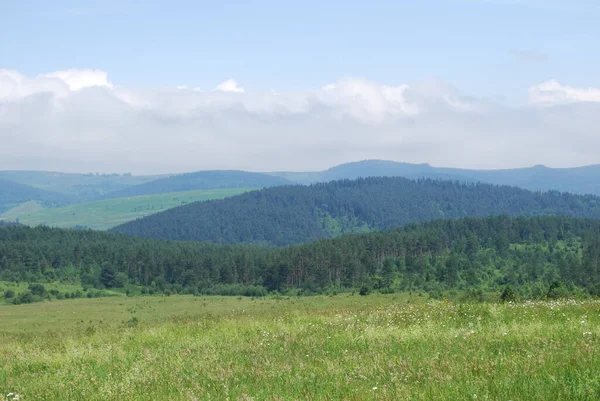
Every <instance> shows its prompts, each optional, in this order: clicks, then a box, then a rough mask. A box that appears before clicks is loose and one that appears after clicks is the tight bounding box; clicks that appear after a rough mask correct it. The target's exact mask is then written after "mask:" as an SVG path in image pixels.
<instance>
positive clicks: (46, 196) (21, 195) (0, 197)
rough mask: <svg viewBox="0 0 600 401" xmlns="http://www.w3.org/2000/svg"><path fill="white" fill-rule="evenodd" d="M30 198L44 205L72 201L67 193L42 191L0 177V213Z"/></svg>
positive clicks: (63, 203)
mask: <svg viewBox="0 0 600 401" xmlns="http://www.w3.org/2000/svg"><path fill="white" fill-rule="evenodd" d="M31 200H35V201H38V202H40V203H42V204H44V205H46V206H60V205H66V204H68V203H70V202H71V201H72V199H71V197H69V196H68V195H63V194H58V193H55V192H50V191H44V190H43V189H38V188H34V187H30V186H29V185H24V184H19V183H16V182H14V181H11V180H7V179H4V178H0V213H2V212H3V211H5V210H8V209H10V208H11V207H14V206H17V205H19V204H20V203H23V202H28V201H31Z"/></svg>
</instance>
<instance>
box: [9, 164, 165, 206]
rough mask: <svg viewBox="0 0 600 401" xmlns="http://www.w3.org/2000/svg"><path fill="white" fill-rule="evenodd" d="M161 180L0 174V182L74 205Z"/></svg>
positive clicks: (50, 173)
mask: <svg viewBox="0 0 600 401" xmlns="http://www.w3.org/2000/svg"><path fill="white" fill-rule="evenodd" d="M162 177H164V176H133V175H131V174H92V173H90V174H76V173H60V172H54V171H0V178H4V179H8V180H11V181H14V182H17V183H20V184H24V185H29V186H32V187H34V188H39V189H43V190H46V191H51V192H58V193H61V194H65V195H69V196H71V197H72V198H73V200H74V201H75V202H89V201H91V200H96V199H98V198H99V197H101V196H103V195H104V194H106V193H109V192H111V191H117V190H120V189H124V188H127V187H130V186H132V185H138V184H142V183H145V182H148V181H153V180H156V179H158V178H162ZM30 200H31V199H30Z"/></svg>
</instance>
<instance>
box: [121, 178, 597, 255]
mask: <svg viewBox="0 0 600 401" xmlns="http://www.w3.org/2000/svg"><path fill="white" fill-rule="evenodd" d="M497 214H506V215H510V216H519V215H523V216H537V215H544V214H557V215H566V216H575V217H587V218H600V198H598V197H595V196H591V195H587V196H583V195H572V194H566V193H559V192H547V193H535V192H530V191H527V190H524V189H520V188H516V187H507V186H495V185H489V184H480V183H478V184H463V183H458V182H452V181H439V180H419V181H413V180H408V179H406V178H401V177H387V178H386V177H379V178H366V179H358V180H342V181H333V182H328V183H319V184H313V185H311V186H302V185H297V186H285V187H275V188H267V189H263V190H260V191H254V192H250V193H246V194H243V195H239V196H236V197H232V198H229V199H225V200H220V201H209V202H204V203H193V204H190V205H185V206H181V207H177V208H174V209H170V210H167V211H165V212H161V213H158V214H155V215H152V216H148V217H145V218H142V219H138V220H135V221H131V222H129V223H126V224H123V225H121V226H118V227H115V228H114V229H113V230H114V231H115V232H119V233H123V234H127V235H132V236H146V237H150V238H164V239H172V240H194V241H211V242H217V243H264V244H272V245H278V246H281V245H289V244H297V243H303V242H308V241H312V240H316V239H320V238H328V237H335V236H338V235H341V234H344V233H351V232H364V231H372V230H375V231H377V230H385V229H390V228H393V227H398V226H401V225H404V224H407V223H411V222H421V221H428V220H434V219H441V218H460V217H467V216H486V215H497Z"/></svg>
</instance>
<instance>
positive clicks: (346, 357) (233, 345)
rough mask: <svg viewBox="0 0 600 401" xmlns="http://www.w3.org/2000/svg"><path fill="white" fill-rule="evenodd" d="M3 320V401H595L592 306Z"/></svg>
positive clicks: (150, 302)
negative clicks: (17, 400) (8, 400)
mask: <svg viewBox="0 0 600 401" xmlns="http://www.w3.org/2000/svg"><path fill="white" fill-rule="evenodd" d="M0 322H1V323H2V324H1V325H0V391H1V393H2V395H0V399H2V398H1V397H2V396H3V395H6V394H8V393H15V394H19V395H20V399H21V400H113V399H116V400H473V399H477V400H513V401H516V400H597V399H600V352H599V351H600V349H599V346H600V301H598V300H589V301H569V300H564V301H548V302H527V303H522V304H495V303H471V304H460V303H453V302H448V301H431V300H427V299H426V296H422V297H421V296H417V295H414V294H413V295H408V294H396V295H368V296H359V295H350V294H342V295H336V296H331V297H328V296H318V297H306V298H287V297H285V298H284V297H277V298H275V297H267V298H256V299H251V298H236V297H202V296H200V297H193V296H171V297H165V296H163V297H111V298H99V299H78V300H65V301H52V302H45V303H42V304H39V303H38V304H29V305H19V306H12V305H4V306H0ZM11 397H14V395H12V396H11Z"/></svg>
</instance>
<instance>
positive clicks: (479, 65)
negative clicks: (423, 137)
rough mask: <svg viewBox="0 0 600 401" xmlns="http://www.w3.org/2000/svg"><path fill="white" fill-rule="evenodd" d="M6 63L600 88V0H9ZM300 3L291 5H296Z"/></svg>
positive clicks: (288, 82)
mask: <svg viewBox="0 0 600 401" xmlns="http://www.w3.org/2000/svg"><path fill="white" fill-rule="evenodd" d="M3 3H4V6H3V8H4V11H3V12H2V13H0V36H1V37H3V38H5V39H4V40H2V41H0V54H2V59H1V60H2V64H3V67H4V68H8V69H14V70H18V71H21V72H23V73H26V74H29V75H36V74H40V73H45V72H49V71H56V70H64V69H71V68H97V69H102V70H105V71H107V72H108V73H109V74H110V77H111V79H112V80H113V81H114V82H117V83H119V84H121V85H130V86H150V85H152V86H163V85H165V86H166V85H183V84H185V85H190V86H197V87H201V88H212V87H213V86H215V85H216V84H217V83H219V82H221V81H223V80H224V79H227V78H231V77H233V78H235V79H236V80H237V81H239V82H242V83H243V84H244V86H245V87H246V88H247V89H250V90H253V89H254V90H264V89H270V88H273V89H276V90H287V89H300V88H307V87H319V86H321V85H325V84H327V83H330V82H333V81H335V80H337V79H340V78H343V77H364V78H367V79H371V80H374V81H377V82H385V83H388V84H399V83H403V82H410V81H416V80H420V79H428V78H432V77H435V78H440V79H444V80H446V81H448V82H450V83H452V84H454V85H456V86H458V87H460V88H461V89H463V90H465V91H467V92H469V93H473V94H476V95H482V96H497V97H500V96H505V97H507V98H511V99H513V98H517V97H518V96H519V94H518V92H523V91H524V90H525V89H526V88H527V87H528V86H530V85H532V84H534V83H537V82H541V81H544V80H548V79H557V80H559V81H563V82H568V83H569V84H570V85H574V86H600V74H598V73H597V71H599V70H600V52H599V51H597V50H598V43H600V24H598V21H600V3H599V2H597V1H592V0H587V1H586V0H574V1H557V0H547V1H542V0H513V1H502V0H496V1H494V0H492V1H484V0H481V1H477V0H455V1H452V0H449V1H439V0H438V1H431V0H429V1H427V0H426V1H418V2H415V1H397V2H396V1H360V2H357V1H327V2H323V1H302V2H282V1H234V2H232V1H228V2H227V1H224V2H214V1H210V2H206V1H168V2H166V1H131V0H122V1H115V0H96V1H86V2H82V1H52V2H49V1H31V0H18V1H14V0H8V1H7V0H5V1H4V2H3ZM292 3H294V4H292Z"/></svg>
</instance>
